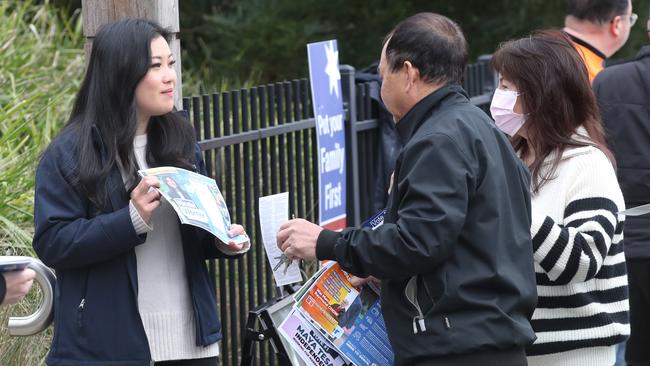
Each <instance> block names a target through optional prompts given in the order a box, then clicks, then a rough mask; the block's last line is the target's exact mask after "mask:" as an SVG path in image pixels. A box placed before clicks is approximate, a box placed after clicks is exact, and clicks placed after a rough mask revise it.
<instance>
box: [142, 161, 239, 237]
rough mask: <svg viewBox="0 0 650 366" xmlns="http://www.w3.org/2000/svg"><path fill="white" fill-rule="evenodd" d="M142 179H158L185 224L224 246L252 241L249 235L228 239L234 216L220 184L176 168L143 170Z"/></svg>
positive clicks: (160, 189) (165, 194)
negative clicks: (148, 177) (216, 239)
mask: <svg viewBox="0 0 650 366" xmlns="http://www.w3.org/2000/svg"><path fill="white" fill-rule="evenodd" d="M138 173H139V174H140V175H141V176H143V177H144V176H155V177H158V180H159V181H160V188H159V189H158V190H159V191H160V193H161V194H162V196H163V197H165V200H167V202H169V203H170V204H171V206H172V207H173V208H174V210H175V211H176V214H177V215H178V218H179V219H180V220H181V223H183V224H188V225H194V226H197V227H200V228H202V229H204V230H206V231H208V232H210V233H212V235H214V236H216V237H217V238H218V239H219V240H221V241H222V242H224V243H228V242H230V241H233V242H235V243H237V244H239V243H243V242H246V241H248V240H249V239H248V237H247V236H246V235H237V236H236V237H233V238H231V237H230V236H228V230H230V225H231V222H230V214H229V213H228V207H227V206H226V201H225V200H224V199H223V196H222V195H221V191H219V187H217V182H216V181H215V180H214V179H212V178H209V177H206V176H204V175H201V174H197V173H194V172H190V171H189V170H185V169H181V168H176V167H158V168H151V169H144V170H139V171H138Z"/></svg>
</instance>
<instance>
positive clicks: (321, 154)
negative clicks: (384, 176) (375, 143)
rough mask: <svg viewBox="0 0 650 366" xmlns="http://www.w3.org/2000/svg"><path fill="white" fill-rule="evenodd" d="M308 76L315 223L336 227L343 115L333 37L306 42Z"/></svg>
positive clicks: (341, 193) (340, 207)
mask: <svg viewBox="0 0 650 366" xmlns="http://www.w3.org/2000/svg"><path fill="white" fill-rule="evenodd" d="M307 56H308V58H309V79H310V82H311V96H312V102H313V106H314V116H315V118H316V133H317V136H318V138H317V141H318V167H319V169H318V171H319V177H318V179H319V187H320V188H319V191H320V192H319V193H320V194H319V205H318V206H319V223H320V225H321V226H323V227H325V228H328V229H331V230H339V229H343V228H344V227H346V217H345V207H346V206H345V129H344V125H343V124H344V122H345V116H344V114H343V99H342V95H341V74H340V73H339V51H338V47H337V45H336V40H331V41H324V42H317V43H310V44H308V45H307Z"/></svg>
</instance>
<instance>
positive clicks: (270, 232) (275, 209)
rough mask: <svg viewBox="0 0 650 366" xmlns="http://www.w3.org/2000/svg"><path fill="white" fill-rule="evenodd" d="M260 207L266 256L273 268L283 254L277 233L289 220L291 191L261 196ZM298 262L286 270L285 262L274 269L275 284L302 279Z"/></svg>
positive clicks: (284, 283)
mask: <svg viewBox="0 0 650 366" xmlns="http://www.w3.org/2000/svg"><path fill="white" fill-rule="evenodd" d="M259 208H260V229H261V231H262V241H263V242H264V250H265V251H266V257H267V258H268V259H269V263H270V264H271V268H275V267H276V265H277V264H278V262H280V257H281V256H282V251H281V250H280V248H278V245H277V234H278V231H279V230H280V226H281V225H282V224H284V223H285V222H287V221H288V220H289V193H288V192H283V193H278V194H274V195H271V196H265V197H260V199H259ZM298 263H299V262H298V261H297V260H294V261H293V262H292V263H291V265H289V268H287V269H286V271H285V265H284V264H282V265H280V267H279V268H278V269H277V270H275V271H273V277H274V278H275V284H276V285H277V286H278V287H280V286H284V285H288V284H290V283H295V282H300V281H302V275H301V274H300V266H299V265H298Z"/></svg>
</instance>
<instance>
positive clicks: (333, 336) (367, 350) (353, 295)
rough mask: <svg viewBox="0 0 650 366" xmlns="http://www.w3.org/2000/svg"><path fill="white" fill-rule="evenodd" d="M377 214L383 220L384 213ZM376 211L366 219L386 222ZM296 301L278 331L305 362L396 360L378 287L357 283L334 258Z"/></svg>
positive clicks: (386, 362)
mask: <svg viewBox="0 0 650 366" xmlns="http://www.w3.org/2000/svg"><path fill="white" fill-rule="evenodd" d="M378 215H381V218H383V212H380V213H379V214H378ZM378 215H375V216H373V217H372V218H371V219H369V220H368V221H367V223H370V222H373V224H376V223H377V222H383V220H378V219H377V218H378ZM366 226H369V227H371V228H373V227H376V226H375V225H371V224H368V225H366ZM377 226H378V225H377ZM294 299H295V305H294V307H293V309H292V310H291V312H290V313H289V315H288V316H287V318H286V319H285V321H284V322H283V323H282V324H281V325H280V329H279V331H280V334H281V335H282V336H283V337H285V339H286V341H287V343H288V344H289V345H290V346H291V348H292V350H293V351H294V352H295V353H296V354H298V356H300V358H301V359H302V360H303V361H304V362H305V363H306V364H308V365H319V366H320V365H323V366H325V365H335V366H336V365H346V364H354V365H369V366H370V365H378V366H380V365H392V364H393V351H392V348H391V346H390V343H389V341H388V335H387V334H386V326H385V324H384V319H383V316H382V313H381V304H380V301H379V289H378V288H377V287H376V286H371V285H365V286H362V287H360V288H355V287H353V286H352V285H351V284H350V275H349V274H348V273H346V272H345V271H343V270H342V269H341V267H340V266H339V265H338V263H336V262H333V261H330V262H327V263H325V264H324V265H323V266H322V267H321V268H320V270H319V271H318V272H316V274H314V275H313V276H312V277H311V278H310V279H309V280H308V281H307V282H306V283H305V285H304V286H302V287H301V288H300V289H299V290H298V291H297V292H296V293H295V294H294Z"/></svg>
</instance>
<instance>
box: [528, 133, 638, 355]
mask: <svg viewBox="0 0 650 366" xmlns="http://www.w3.org/2000/svg"><path fill="white" fill-rule="evenodd" d="M551 159H552V158H549V159H548V160H547V165H545V168H548V167H550V164H548V163H549V162H550V161H551ZM531 206H532V226H531V235H532V237H533V249H534V258H535V272H536V277H537V293H538V303H537V308H536V309H535V312H534V314H533V318H532V322H531V323H532V326H533V329H534V330H535V333H536V335H537V340H536V341H535V343H534V344H533V345H532V346H530V347H529V348H528V349H527V354H528V355H529V356H540V355H549V356H551V354H554V355H552V359H553V360H558V356H559V357H560V358H559V359H562V354H560V353H563V352H564V353H567V351H571V352H568V353H567V355H571V357H570V358H571V359H572V362H570V364H572V365H574V364H575V365H580V364H584V365H589V366H594V363H593V362H590V361H589V360H588V358H589V357H584V358H583V357H580V356H579V357H575V356H576V351H577V352H578V353H577V354H578V355H580V354H581V353H580V351H584V355H588V354H589V353H590V352H591V353H592V354H593V352H594V350H595V349H596V347H607V346H612V345H615V344H617V343H620V342H621V341H623V340H625V339H626V338H627V336H628V335H629V332H630V328H629V320H628V292H627V273H626V268H625V256H624V254H623V241H622V239H623V221H624V217H623V216H621V215H618V214H617V212H619V211H621V210H623V209H624V202H623V195H622V193H621V190H620V188H619V185H618V182H617V180H616V174H615V172H614V168H613V167H612V165H611V163H610V162H609V160H608V159H607V157H606V156H605V154H604V153H603V152H602V151H600V150H599V149H597V148H595V147H591V146H588V147H580V148H572V149H568V150H567V151H565V152H564V154H563V155H562V160H561V161H560V164H559V166H558V168H557V170H556V172H555V174H554V176H553V179H552V180H550V181H548V182H546V183H545V184H544V185H543V186H542V187H541V189H540V190H539V192H538V193H536V194H534V195H533V196H532V200H531ZM600 350H602V348H600ZM608 351H609V352H610V353H612V352H613V347H612V349H611V350H608ZM535 358H536V359H537V361H540V359H539V357H535ZM576 359H577V360H578V362H576V363H574V361H575V360H576ZM549 360H550V359H549ZM580 360H582V361H580ZM539 364H546V363H544V362H541V363H539ZM563 364H568V363H563ZM610 365H611V363H610Z"/></svg>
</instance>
